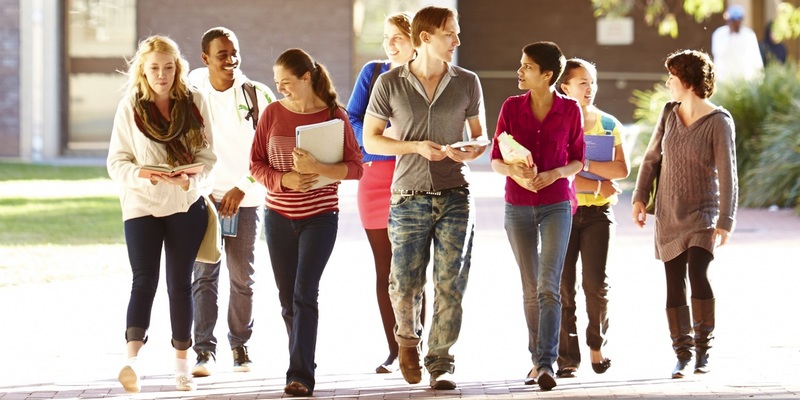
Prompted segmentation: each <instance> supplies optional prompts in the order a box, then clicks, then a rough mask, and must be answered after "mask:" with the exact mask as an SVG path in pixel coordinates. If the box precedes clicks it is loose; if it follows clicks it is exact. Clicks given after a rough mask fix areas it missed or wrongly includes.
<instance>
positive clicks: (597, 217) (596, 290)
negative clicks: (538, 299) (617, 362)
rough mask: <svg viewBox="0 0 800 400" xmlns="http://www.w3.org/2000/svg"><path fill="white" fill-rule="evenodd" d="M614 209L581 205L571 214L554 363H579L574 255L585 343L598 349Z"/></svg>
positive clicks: (603, 332)
mask: <svg viewBox="0 0 800 400" xmlns="http://www.w3.org/2000/svg"><path fill="white" fill-rule="evenodd" d="M614 226H615V221H614V211H613V210H612V208H611V206H609V205H605V206H581V207H578V211H577V212H576V213H575V216H574V217H573V218H572V232H571V233H570V236H569V245H568V246H567V256H566V258H565V259H564V271H563V272H562V274H561V336H560V340H559V343H558V367H559V368H566V367H574V368H578V367H580V364H581V352H580V343H579V341H578V328H577V326H576V321H577V317H576V316H575V310H576V308H577V306H576V304H575V294H576V292H577V290H578V283H579V282H578V280H577V270H578V257H580V260H581V272H582V273H581V276H582V278H581V282H580V283H581V286H583V293H584V294H585V296H586V314H587V317H588V320H589V324H588V325H587V327H586V344H588V345H589V348H590V349H592V350H600V348H601V347H603V346H604V345H605V344H606V331H607V330H608V297H607V296H608V288H609V285H608V276H607V275H606V263H607V261H608V249H609V246H610V243H611V238H612V237H613V236H614Z"/></svg>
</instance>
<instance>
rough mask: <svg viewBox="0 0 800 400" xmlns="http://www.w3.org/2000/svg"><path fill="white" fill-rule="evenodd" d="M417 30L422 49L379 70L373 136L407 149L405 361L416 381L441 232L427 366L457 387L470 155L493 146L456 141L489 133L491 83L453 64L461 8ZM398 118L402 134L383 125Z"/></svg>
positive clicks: (401, 256) (399, 228)
mask: <svg viewBox="0 0 800 400" xmlns="http://www.w3.org/2000/svg"><path fill="white" fill-rule="evenodd" d="M411 31H412V41H413V44H414V47H415V48H416V49H417V53H418V56H417V57H416V58H415V59H414V60H412V61H410V62H409V63H408V64H406V65H404V66H401V67H398V68H394V69H392V70H390V71H388V72H386V73H384V74H382V75H380V77H378V80H377V82H376V84H375V87H374V89H373V94H372V97H371V99H370V103H369V106H368V108H367V114H366V116H365V119H364V131H363V132H364V146H365V148H366V150H367V151H368V152H370V153H373V154H386V155H396V156H397V162H396V167H395V173H394V181H393V182H392V198H391V207H390V213H389V238H390V240H391V242H392V267H391V272H390V274H389V296H390V298H391V300H392V307H393V308H394V313H395V317H396V320H397V326H396V327H395V338H396V340H397V343H398V345H399V347H400V351H399V358H400V370H401V372H402V373H403V377H404V378H405V380H406V381H407V382H409V383H412V384H413V383H418V382H420V380H421V379H422V367H421V366H420V349H419V344H420V335H421V334H422V321H420V310H421V306H422V304H421V302H422V293H423V290H424V286H425V276H426V268H427V265H428V261H429V259H430V247H431V239H432V238H434V239H435V240H434V243H435V247H434V254H433V281H434V285H435V286H436V291H435V293H436V294H435V296H436V298H435V300H434V301H435V302H436V304H437V307H436V309H435V311H434V314H433V320H432V324H431V327H430V334H429V338H428V353H427V355H426V356H425V366H426V368H427V369H428V372H429V373H430V376H431V380H430V384H431V387H432V388H434V389H455V388H456V383H455V382H454V381H453V380H452V379H451V374H452V373H453V370H454V358H453V356H452V355H451V354H450V347H452V346H453V344H455V342H456V340H457V339H458V334H459V331H460V329H461V317H462V308H461V300H462V298H463V296H464V291H465V290H466V286H467V279H468V276H469V268H470V258H471V252H472V238H473V234H474V233H473V228H474V224H475V211H474V205H473V204H474V202H473V198H472V196H471V195H470V193H469V189H468V187H467V185H468V182H467V180H466V176H465V174H466V172H467V171H468V167H467V166H466V164H465V162H466V161H471V160H474V159H476V158H478V157H479V156H480V155H481V154H483V152H484V150H486V145H485V144H483V145H470V146H461V147H454V146H450V144H453V143H456V142H459V141H462V140H463V139H464V126H465V123H466V125H467V126H468V127H469V132H470V139H478V138H481V139H483V138H484V137H485V135H484V131H485V122H484V121H485V118H484V111H483V93H482V90H481V85H480V81H479V80H478V77H477V76H476V75H475V74H474V73H472V72H470V71H468V70H466V69H463V68H460V67H457V66H454V65H451V64H450V63H451V62H452V60H453V54H454V52H455V49H456V47H457V46H459V45H460V44H461V42H460V41H459V38H458V34H459V32H460V27H459V25H458V21H457V14H456V12H455V10H452V9H449V8H441V7H426V8H423V9H421V10H420V11H419V12H417V14H416V15H415V16H414V19H413V22H412V26H411ZM390 120H391V123H392V128H391V129H392V131H393V134H392V135H391V136H392V137H389V136H384V135H383V132H384V129H386V126H387V122H388V121H390ZM395 138H397V139H395ZM487 143H488V142H487Z"/></svg>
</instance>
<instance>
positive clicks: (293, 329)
mask: <svg viewBox="0 0 800 400" xmlns="http://www.w3.org/2000/svg"><path fill="white" fill-rule="evenodd" d="M264 223H265V228H266V237H267V247H268V249H269V257H270V260H271V261H272V272H273V274H274V275H275V283H276V285H277V286H278V298H279V299H280V302H281V315H283V321H284V323H285V324H286V332H287V333H288V334H289V369H288V370H287V371H286V383H289V382H292V381H298V382H300V383H302V384H304V385H306V386H307V387H308V388H309V389H311V390H312V391H313V390H314V384H315V380H314V370H315V368H316V364H315V362H314V357H315V352H316V348H317V326H318V324H319V308H318V307H317V298H318V297H319V281H320V278H322V271H323V270H324V269H325V265H326V264H327V263H328V259H329V258H330V256H331V252H332V251H333V245H334V243H336V234H337V232H338V229H339V213H337V212H327V213H324V214H320V215H315V216H313V217H308V218H303V219H297V220H292V219H288V218H286V217H284V216H283V215H281V214H279V213H277V212H275V211H273V210H270V209H267V210H265V211H264Z"/></svg>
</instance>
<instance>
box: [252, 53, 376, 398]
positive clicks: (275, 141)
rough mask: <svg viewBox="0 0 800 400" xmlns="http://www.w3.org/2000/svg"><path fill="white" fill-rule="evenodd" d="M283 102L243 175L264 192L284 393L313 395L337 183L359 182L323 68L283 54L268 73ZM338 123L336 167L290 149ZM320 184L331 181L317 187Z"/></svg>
mask: <svg viewBox="0 0 800 400" xmlns="http://www.w3.org/2000/svg"><path fill="white" fill-rule="evenodd" d="M273 72H274V74H275V86H276V87H277V89H278V92H279V93H281V94H282V95H283V96H284V98H283V99H281V100H280V101H276V102H273V103H270V105H268V106H267V108H266V109H265V110H264V113H263V114H262V116H261V118H260V119H259V121H258V127H257V128H256V134H255V139H254V141H253V148H252V151H251V154H250V172H251V174H252V176H253V178H255V179H256V180H258V181H259V182H260V183H262V184H263V185H264V186H266V187H267V198H266V209H265V211H264V222H265V229H266V238H267V247H268V248H269V256H270V260H271V262H272V271H273V273H274V275H275V282H276V284H277V286H278V297H279V298H280V302H281V314H282V315H283V319H284V322H285V323H286V330H287V332H288V334H289V369H288V370H287V372H286V387H285V388H284V392H285V393H286V394H288V395H292V396H310V395H311V394H312V393H313V392H314V384H315V381H314V369H315V363H314V353H315V349H316V342H317V326H318V321H319V315H318V312H319V310H318V307H317V297H318V294H319V281H320V278H321V277H322V271H323V270H324V269H325V265H326V264H327V262H328V259H329V258H330V255H331V252H332V251H333V245H334V243H335V242H336V233H337V231H338V225H339V195H338V187H339V182H338V181H339V180H342V179H359V178H360V177H361V174H362V172H363V168H362V165H361V149H360V148H359V146H358V143H357V142H356V138H355V135H354V134H353V128H352V127H351V126H350V122H349V120H348V118H347V113H346V112H345V111H344V107H343V106H342V105H341V104H339V102H338V99H337V98H338V95H337V94H336V89H334V87H333V83H332V82H331V79H330V76H329V74H328V71H327V69H326V68H325V67H324V66H323V65H322V64H320V63H317V62H316V61H314V59H312V58H311V56H310V55H309V54H308V53H306V52H305V51H303V50H300V49H289V50H286V51H285V52H283V54H281V55H280V56H279V57H278V59H277V60H276V61H275V65H274V66H273ZM334 118H338V119H341V120H343V121H344V148H343V161H341V162H338V163H333V164H326V163H322V162H320V161H318V160H317V159H316V158H315V157H314V156H313V155H311V153H309V152H307V151H304V150H301V149H299V148H297V147H296V146H295V143H296V139H295V128H296V127H297V126H299V125H308V124H315V123H319V122H324V121H327V120H330V119H334ZM320 177H327V178H331V179H334V180H336V181H335V182H334V183H330V184H327V185H324V186H321V187H318V188H314V189H312V186H313V185H314V184H315V183H316V182H317V180H318V179H319V178H320Z"/></svg>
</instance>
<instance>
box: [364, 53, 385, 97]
mask: <svg viewBox="0 0 800 400" xmlns="http://www.w3.org/2000/svg"><path fill="white" fill-rule="evenodd" d="M381 67H383V63H382V62H376V63H375V68H374V69H373V70H372V78H371V79H370V81H369V88H368V89H367V100H369V96H370V95H371V94H372V87H373V86H375V81H376V80H378V75H380V74H381Z"/></svg>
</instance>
